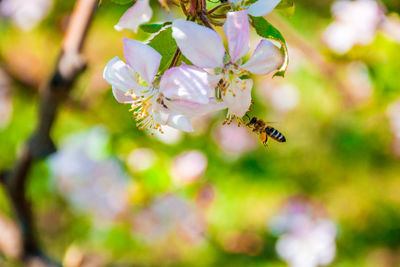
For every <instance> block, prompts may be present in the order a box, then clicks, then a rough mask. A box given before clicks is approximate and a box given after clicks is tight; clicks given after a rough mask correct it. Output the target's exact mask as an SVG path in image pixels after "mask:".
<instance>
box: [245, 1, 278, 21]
mask: <svg viewBox="0 0 400 267" xmlns="http://www.w3.org/2000/svg"><path fill="white" fill-rule="evenodd" d="M280 1H281V0H258V1H257V2H255V3H254V4H252V5H251V6H250V7H249V8H248V9H247V12H248V13H249V14H250V15H252V16H254V17H261V16H264V15H266V14H268V13H269V12H271V11H272V10H273V9H274V8H275V7H276V6H277V5H278V4H279V2H280Z"/></svg>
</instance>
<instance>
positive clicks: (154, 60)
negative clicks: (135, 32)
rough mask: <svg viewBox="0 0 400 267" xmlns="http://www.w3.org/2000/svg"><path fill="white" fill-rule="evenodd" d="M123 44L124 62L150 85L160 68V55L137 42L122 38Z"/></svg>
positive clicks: (149, 47)
mask: <svg viewBox="0 0 400 267" xmlns="http://www.w3.org/2000/svg"><path fill="white" fill-rule="evenodd" d="M123 42H124V57H125V60H126V62H127V63H128V64H129V66H131V67H132V68H133V69H134V70H135V71H137V72H138V73H139V74H140V76H141V77H142V79H143V80H145V81H146V82H147V84H148V85H150V84H151V83H152V82H153V80H154V76H156V74H157V71H158V67H159V66H160V61H161V55H160V54H159V53H158V52H157V51H156V50H154V48H152V47H151V46H148V45H145V44H143V43H141V42H139V41H136V40H132V39H128V38H124V39H123Z"/></svg>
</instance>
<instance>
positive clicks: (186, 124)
mask: <svg viewBox="0 0 400 267" xmlns="http://www.w3.org/2000/svg"><path fill="white" fill-rule="evenodd" d="M166 124H167V125H168V126H171V127H174V128H175V129H178V130H181V131H184V132H193V131H194V130H193V127H192V125H191V124H190V120H189V118H187V117H186V116H184V115H182V114H178V113H175V112H171V113H170V114H169V117H168V120H167V123H166Z"/></svg>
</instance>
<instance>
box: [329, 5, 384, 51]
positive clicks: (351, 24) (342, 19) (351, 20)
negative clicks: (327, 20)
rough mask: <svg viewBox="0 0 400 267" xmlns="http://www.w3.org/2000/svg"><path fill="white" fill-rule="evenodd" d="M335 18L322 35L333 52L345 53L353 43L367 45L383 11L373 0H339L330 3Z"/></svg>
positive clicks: (380, 19)
mask: <svg viewBox="0 0 400 267" xmlns="http://www.w3.org/2000/svg"><path fill="white" fill-rule="evenodd" d="M332 15H333V17H334V19H335V21H334V22H332V23H331V24H330V25H329V26H328V28H327V29H326V30H325V32H324V33H323V35H322V39H323V41H324V42H325V43H326V45H327V46H328V47H329V48H330V49H331V50H332V51H334V52H336V53H338V54H345V53H346V52H348V51H349V50H350V49H351V48H352V47H353V46H354V45H367V44H369V43H371V42H372V41H373V39H374V38H375V32H376V30H377V28H378V26H379V23H380V22H382V20H383V19H384V12H383V10H382V8H381V7H380V5H379V4H378V3H377V2H376V1H375V0H356V1H348V0H339V1H336V2H334V3H333V5H332Z"/></svg>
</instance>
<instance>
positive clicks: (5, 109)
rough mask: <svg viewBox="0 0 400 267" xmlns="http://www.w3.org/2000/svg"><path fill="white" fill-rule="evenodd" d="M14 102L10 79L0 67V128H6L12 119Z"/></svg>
mask: <svg viewBox="0 0 400 267" xmlns="http://www.w3.org/2000/svg"><path fill="white" fill-rule="evenodd" d="M12 113H13V103H12V99H11V90H10V81H9V79H8V77H7V75H6V74H5V73H4V72H3V71H2V70H1V69H0V129H1V128H5V127H6V126H7V125H8V123H9V122H10V120H11V116H12Z"/></svg>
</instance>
